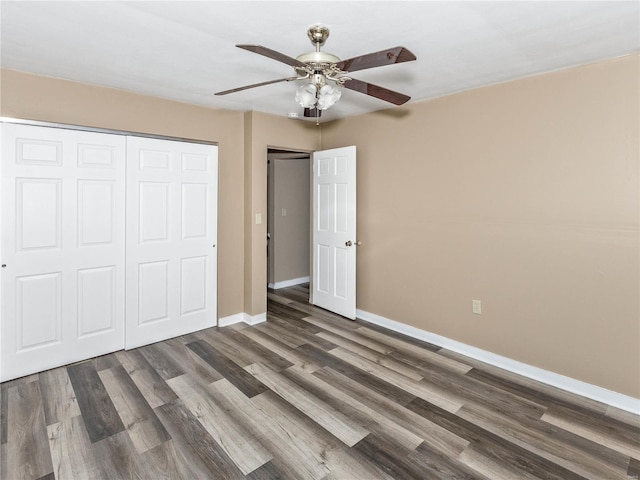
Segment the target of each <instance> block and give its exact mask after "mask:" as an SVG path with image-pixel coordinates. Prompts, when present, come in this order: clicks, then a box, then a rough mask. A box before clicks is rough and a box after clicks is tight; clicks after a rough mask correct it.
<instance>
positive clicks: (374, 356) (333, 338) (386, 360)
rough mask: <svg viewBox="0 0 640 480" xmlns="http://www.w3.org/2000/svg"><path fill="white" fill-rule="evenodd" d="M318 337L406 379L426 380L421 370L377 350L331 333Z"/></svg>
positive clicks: (323, 333)
mask: <svg viewBox="0 0 640 480" xmlns="http://www.w3.org/2000/svg"><path fill="white" fill-rule="evenodd" d="M316 336H318V337H320V338H324V339H325V340H329V341H330V342H331V343H334V344H336V345H337V346H339V347H342V348H344V349H345V350H348V351H350V352H351V353H354V354H356V355H358V356H360V357H363V358H366V359H367V360H370V361H372V362H374V363H377V364H378V365H382V366H383V367H386V368H388V369H390V370H393V371H395V372H397V373H399V374H401V375H404V376H405V377H408V378H411V379H412V380H415V381H416V382H419V381H420V380H422V379H423V378H424V377H423V373H422V372H421V371H420V369H419V368H416V367H414V366H413V365H410V364H408V363H405V362H402V361H399V360H396V359H395V358H393V357H391V356H389V355H383V354H381V353H379V352H376V351H375V350H372V349H370V348H368V347H365V346H364V345H361V344H359V343H356V342H353V341H351V340H349V339H346V338H344V337H341V336H340V335H336V334H334V333H331V332H320V333H317V334H316Z"/></svg>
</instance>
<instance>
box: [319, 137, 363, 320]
mask: <svg viewBox="0 0 640 480" xmlns="http://www.w3.org/2000/svg"><path fill="white" fill-rule="evenodd" d="M312 244H313V259H312V268H313V281H312V290H311V302H312V303H313V304H314V305H317V306H319V307H322V308H326V309H327V310H331V311H332V312H335V313H338V314H340V315H342V316H344V317H347V318H350V319H355V318H356V147H355V146H351V147H343V148H336V149H332V150H324V151H320V152H315V153H314V154H313V241H312Z"/></svg>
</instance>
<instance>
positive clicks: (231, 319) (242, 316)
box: [218, 312, 267, 327]
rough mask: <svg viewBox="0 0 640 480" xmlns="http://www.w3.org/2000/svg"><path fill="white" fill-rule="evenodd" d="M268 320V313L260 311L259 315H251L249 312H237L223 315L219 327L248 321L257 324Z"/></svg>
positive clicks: (247, 322) (219, 320) (249, 323)
mask: <svg viewBox="0 0 640 480" xmlns="http://www.w3.org/2000/svg"><path fill="white" fill-rule="evenodd" d="M266 321H267V314H266V312H265V313H259V314H258V315H253V316H251V315H249V314H248V313H244V312H241V313H235V314H233V315H229V316H227V317H222V318H219V319H218V326H219V327H228V326H229V325H233V324H234V323H242V322H244V323H246V324H248V325H257V324H259V323H262V322H266Z"/></svg>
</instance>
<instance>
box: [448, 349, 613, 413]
mask: <svg viewBox="0 0 640 480" xmlns="http://www.w3.org/2000/svg"><path fill="white" fill-rule="evenodd" d="M440 354H441V355H443V356H447V357H448V358H453V359H457V360H459V361H461V362H465V363H468V364H469V365H472V366H473V369H472V370H469V372H467V375H468V376H470V377H473V378H476V379H478V380H480V381H482V382H483V383H486V384H487V385H492V386H494V387H497V388H502V389H504V390H508V391H510V392H512V393H514V394H515V395H517V396H519V397H523V398H526V399H528V400H531V401H532V402H535V403H538V404H540V405H544V406H550V405H564V406H566V407H568V408H572V409H583V410H586V411H588V412H590V413H592V414H595V415H603V414H605V412H606V410H607V406H606V405H604V404H603V403H600V402H597V401H595V400H591V399H589V398H586V397H581V396H579V395H576V394H574V393H571V392H567V391H565V390H561V389H559V388H556V387H552V386H550V385H546V384H543V383H540V382H536V381H534V380H531V379H528V378H525V377H523V376H521V375H518V374H516V373H513V372H508V371H506V370H503V369H501V368H498V367H495V366H493V365H489V364H486V363H483V362H480V361H478V360H473V359H470V358H469V357H465V356H464V355H460V354H458V353H454V352H450V351H447V350H442V351H441V352H440Z"/></svg>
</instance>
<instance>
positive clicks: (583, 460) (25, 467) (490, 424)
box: [0, 284, 640, 480]
mask: <svg viewBox="0 0 640 480" xmlns="http://www.w3.org/2000/svg"><path fill="white" fill-rule="evenodd" d="M267 297H268V309H267V314H266V317H267V321H266V322H264V323H261V324H258V325H253V326H252V325H248V324H244V323H241V324H234V325H231V326H228V327H212V328H208V329H205V330H201V331H197V332H193V333H189V334H186V335H182V336H180V337H176V338H173V339H169V340H165V341H162V342H157V343H154V344H152V345H147V346H143V347H140V348H135V349H132V350H128V351H119V352H115V353H112V354H107V355H103V356H100V357H96V358H94V359H89V360H85V361H82V362H78V363H76V364H73V365H69V366H65V367H60V368H56V369H52V370H48V371H46V372H41V373H36V374H32V375H28V376H25V377H22V378H18V379H14V380H11V381H8V382H4V383H2V384H0V478H1V479H2V480H5V479H6V480H20V479H29V480H67V479H71V480H76V479H77V480H117V479H127V480H133V479H141V480H147V479H149V480H210V479H220V480H227V479H230V480H240V479H249V480H266V479H286V480H307V479H309V480H315V479H318V480H391V479H393V480H405V479H412V478H420V479H421V480H422V479H426V480H428V479H434V480H465V479H466V480H471V479H476V480H541V479H544V480H585V479H589V480H596V479H597V480H633V479H636V480H640V479H639V477H640V415H636V414H633V413H631V412H627V411H625V410H621V409H619V408H615V407H613V406H608V405H605V404H603V403H601V402H597V401H595V400H591V399H588V398H584V397H580V396H578V395H576V394H574V393H571V392H567V391H563V390H560V389H558V388H555V387H552V386H550V385H545V384H541V383H538V382H536V381H535V380H532V379H530V378H526V377H523V376H521V375H518V374H515V373H513V372H509V371H505V370H502V369H500V368H498V367H495V366H493V365H488V364H485V363H483V362H481V361H479V360H475V359H472V358H468V357H466V356H464V355H461V354H459V353H456V352H453V351H450V350H447V349H442V348H440V347H438V346H435V345H432V344H429V343H427V342H423V341H420V340H417V339H413V338H408V337H406V336H404V335H402V334H401V333H398V332H391V331H388V330H386V329H385V328H383V327H381V326H378V325H373V324H370V323H367V322H364V321H363V320H360V319H357V320H356V321H351V320H347V319H345V318H343V317H340V316H339V315H336V314H334V313H332V312H329V311H326V310H323V309H320V308H317V307H315V306H313V305H311V304H310V303H308V298H309V285H308V284H307V285H297V286H293V287H288V288H284V289H280V290H277V291H274V290H269V291H268V295H267ZM596 353H597V352H596ZM594 354H595V353H594Z"/></svg>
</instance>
